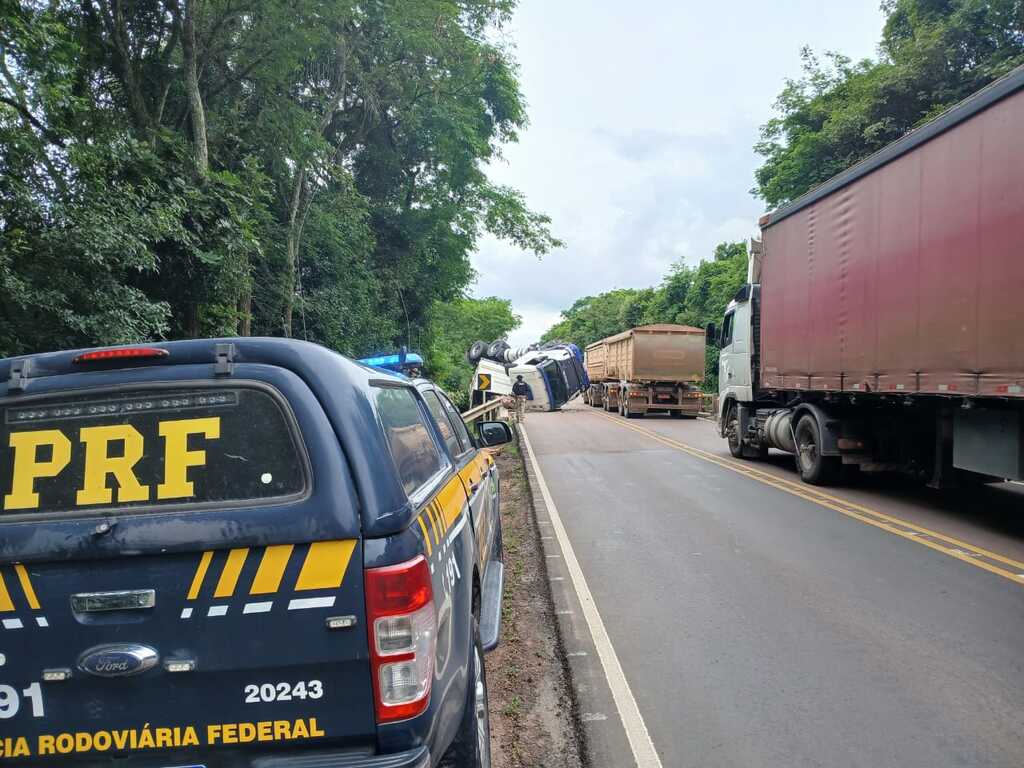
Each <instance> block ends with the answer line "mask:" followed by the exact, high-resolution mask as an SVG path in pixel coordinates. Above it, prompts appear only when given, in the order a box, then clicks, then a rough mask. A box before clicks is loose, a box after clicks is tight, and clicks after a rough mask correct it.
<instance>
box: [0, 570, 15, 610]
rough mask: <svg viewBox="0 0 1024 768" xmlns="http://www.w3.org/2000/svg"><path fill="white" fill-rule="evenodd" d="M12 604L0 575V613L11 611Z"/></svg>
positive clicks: (2, 576)
mask: <svg viewBox="0 0 1024 768" xmlns="http://www.w3.org/2000/svg"><path fill="white" fill-rule="evenodd" d="M13 610H14V603H13V602H12V601H11V593H10V592H8V591H7V585H6V584H5V583H4V575H3V574H2V573H0V611H13Z"/></svg>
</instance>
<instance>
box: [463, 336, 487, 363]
mask: <svg viewBox="0 0 1024 768" xmlns="http://www.w3.org/2000/svg"><path fill="white" fill-rule="evenodd" d="M486 353H487V342H486V341H474V342H473V344H472V346H470V348H469V351H468V352H467V353H466V359H467V360H468V361H469V362H470V363H471V364H472V365H476V364H477V363H479V362H480V358H481V357H483V356H484V355H485V354H486Z"/></svg>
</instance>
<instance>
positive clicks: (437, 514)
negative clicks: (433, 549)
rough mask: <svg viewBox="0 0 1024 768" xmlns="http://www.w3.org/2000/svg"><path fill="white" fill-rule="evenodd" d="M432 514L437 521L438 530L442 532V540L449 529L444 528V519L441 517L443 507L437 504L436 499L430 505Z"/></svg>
mask: <svg viewBox="0 0 1024 768" xmlns="http://www.w3.org/2000/svg"><path fill="white" fill-rule="evenodd" d="M430 512H431V514H433V516H434V520H436V521H437V529H438V530H439V531H440V534H441V538H442V539H443V538H444V531H445V530H447V528H446V527H444V517H443V516H442V515H441V505H440V504H438V503H437V500H436V499H435V500H434V501H433V502H431V504H430Z"/></svg>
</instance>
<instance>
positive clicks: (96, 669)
mask: <svg viewBox="0 0 1024 768" xmlns="http://www.w3.org/2000/svg"><path fill="white" fill-rule="evenodd" d="M159 660H160V656H159V654H157V652H156V650H155V649H154V648H150V647H149V646H148V645H136V644H135V643H118V644H114V645H98V646H96V647H95V648H90V649H89V650H87V651H86V652H85V653H83V654H82V655H81V656H80V657H79V659H78V668H79V669H80V670H82V671H83V672H88V673H89V674H90V675H96V676H97V677H130V676H132V675H140V674H142V673H143V672H145V671H146V670H147V669H152V668H153V667H155V666H156V663H157V662H158V661H159Z"/></svg>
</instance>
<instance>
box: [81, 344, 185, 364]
mask: <svg viewBox="0 0 1024 768" xmlns="http://www.w3.org/2000/svg"><path fill="white" fill-rule="evenodd" d="M169 354H170V352H168V351H167V350H166V349H160V347H124V348H122V349H97V350H96V351H94V352H83V353H82V354H80V355H79V356H78V357H76V358H75V360H74V362H76V363H92V362H96V361H100V360H138V359H145V358H157V357H167V356H168V355H169Z"/></svg>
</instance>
